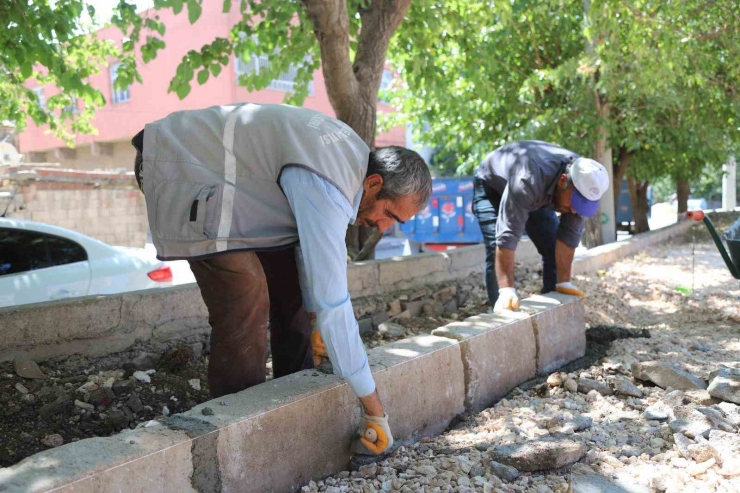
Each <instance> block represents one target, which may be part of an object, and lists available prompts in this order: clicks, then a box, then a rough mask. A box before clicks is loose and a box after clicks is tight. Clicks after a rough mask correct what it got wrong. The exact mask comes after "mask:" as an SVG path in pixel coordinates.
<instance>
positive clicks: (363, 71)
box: [354, 0, 411, 105]
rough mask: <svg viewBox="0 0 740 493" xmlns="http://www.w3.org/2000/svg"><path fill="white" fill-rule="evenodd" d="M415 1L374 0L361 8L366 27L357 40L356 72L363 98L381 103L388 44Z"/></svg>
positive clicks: (361, 15) (363, 26)
mask: <svg viewBox="0 0 740 493" xmlns="http://www.w3.org/2000/svg"><path fill="white" fill-rule="evenodd" d="M410 6H411V0H374V1H373V2H371V3H370V5H369V6H368V8H366V9H361V10H360V19H361V21H362V28H361V30H360V36H359V39H358V43H357V57H356V58H355V63H354V72H355V74H356V75H357V80H358V81H359V83H360V88H361V89H360V90H361V92H362V95H363V97H365V98H368V97H369V98H373V100H372V104H373V105H375V104H376V102H377V96H378V89H379V88H380V81H381V78H382V75H383V68H384V67H385V55H386V52H387V51H388V44H389V43H390V41H391V38H392V37H393V34H394V33H395V32H396V29H398V26H399V25H400V24H401V22H402V21H403V18H404V17H405V16H406V12H408V10H409V7H410Z"/></svg>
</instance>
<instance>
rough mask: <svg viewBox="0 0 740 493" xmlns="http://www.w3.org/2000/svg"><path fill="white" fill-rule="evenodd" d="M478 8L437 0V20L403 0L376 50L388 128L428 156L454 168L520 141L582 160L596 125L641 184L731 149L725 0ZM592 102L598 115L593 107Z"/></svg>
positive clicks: (731, 15) (733, 127)
mask: <svg viewBox="0 0 740 493" xmlns="http://www.w3.org/2000/svg"><path fill="white" fill-rule="evenodd" d="M485 4H486V2H467V3H465V4H464V5H460V11H458V12H455V13H454V15H448V14H449V12H444V14H445V15H442V13H443V11H445V9H446V7H445V2H441V1H440V2H438V5H437V7H438V11H437V12H438V14H437V15H435V13H434V9H433V8H431V7H430V6H429V4H428V3H426V6H425V7H421V6H420V5H417V4H415V5H414V6H413V7H412V8H411V10H410V12H409V15H408V19H407V21H406V23H405V25H404V29H403V30H401V31H399V33H398V35H397V36H396V38H395V39H394V45H393V46H392V47H391V50H389V55H390V56H389V58H390V60H391V62H392V63H394V64H395V65H396V66H397V67H399V69H400V70H401V72H402V74H403V78H404V80H405V82H406V84H405V85H404V86H403V87H398V88H397V90H396V91H395V95H394V96H395V97H394V99H392V103H393V104H394V105H395V106H397V107H398V108H399V109H400V111H399V113H398V114H397V115H396V119H395V120H394V121H393V122H392V123H396V122H398V121H408V122H411V123H414V124H415V128H416V129H421V128H423V131H422V132H419V133H418V135H417V138H418V139H419V140H421V141H422V142H426V143H428V144H430V145H432V146H434V147H435V148H438V149H440V154H441V156H440V159H442V160H444V154H445V153H447V154H449V155H452V156H455V157H456V159H457V165H458V167H457V171H458V172H463V173H467V172H470V170H471V169H472V167H473V166H475V164H476V163H477V162H478V161H479V160H480V158H481V157H482V156H483V155H484V154H486V153H487V152H490V151H491V150H493V149H494V148H495V147H497V146H499V145H501V144H503V143H505V142H507V141H511V140H515V139H521V138H538V139H543V140H549V141H552V142H556V143H558V144H561V145H563V146H565V147H568V148H571V149H573V150H575V151H577V152H580V153H583V154H586V155H590V154H591V153H592V149H593V145H594V143H595V141H596V140H597V139H598V137H599V133H598V130H599V128H600V127H604V128H605V129H606V131H607V134H608V136H609V137H608V145H609V147H611V148H612V149H614V150H615V160H616V155H617V153H618V152H619V151H620V150H621V151H622V152H623V153H624V154H627V153H629V155H630V157H631V160H630V163H631V166H630V168H631V172H632V173H633V174H634V176H635V177H638V178H643V179H650V178H653V177H656V176H659V175H660V174H662V173H673V174H679V175H691V174H693V173H695V172H696V170H698V169H700V168H701V167H703V166H705V165H706V164H707V163H712V164H713V165H717V166H719V165H721V164H722V162H724V161H725V160H726V159H727V157H728V156H729V154H730V153H731V152H734V151H735V150H736V147H737V144H738V142H740V131H739V128H738V127H739V126H740V123H739V122H740V120H739V119H738V118H739V116H740V93H739V90H740V87H738V84H739V81H740V78H739V77H738V76H739V75H740V57H738V55H739V54H740V35H739V34H740V32H739V31H740V6H738V4H737V2H734V1H732V0H727V1H717V2H710V3H707V2H703V1H699V0H696V1H688V2H664V1H660V2H656V1H645V0H639V1H634V0H633V1H629V2H625V1H616V0H595V1H593V2H591V3H590V5H588V9H587V11H586V9H585V8H584V4H583V3H581V2H562V1H559V0H545V1H534V0H517V1H515V2H512V3H511V4H508V3H504V4H498V3H497V5H496V6H497V8H496V10H495V11H494V12H490V11H486V9H485V7H486V5H485ZM586 12H587V14H586ZM420 53H421V54H422V55H421V56H419V54H420ZM595 95H598V98H597V97H595ZM598 100H601V101H602V102H604V103H606V104H608V112H606V113H603V114H599V112H598V111H597V108H596V105H597V101H598ZM616 164H618V163H616Z"/></svg>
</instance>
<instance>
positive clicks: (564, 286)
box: [555, 282, 586, 298]
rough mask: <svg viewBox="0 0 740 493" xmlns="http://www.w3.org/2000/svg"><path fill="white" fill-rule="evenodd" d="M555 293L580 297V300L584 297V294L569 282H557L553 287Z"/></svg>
mask: <svg viewBox="0 0 740 493" xmlns="http://www.w3.org/2000/svg"><path fill="white" fill-rule="evenodd" d="M555 291H557V292H558V293H563V294H569V295H571V296H580V297H581V298H585V297H586V293H584V292H583V291H581V290H580V289H578V288H577V287H575V286H574V285H573V284H572V283H570V282H559V283H557V284H556V285H555Z"/></svg>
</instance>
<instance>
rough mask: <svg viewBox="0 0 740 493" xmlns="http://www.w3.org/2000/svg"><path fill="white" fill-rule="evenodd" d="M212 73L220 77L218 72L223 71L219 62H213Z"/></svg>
mask: <svg viewBox="0 0 740 493" xmlns="http://www.w3.org/2000/svg"><path fill="white" fill-rule="evenodd" d="M211 73H212V74H213V76H214V77H218V74H220V73H221V64H219V63H213V64H211Z"/></svg>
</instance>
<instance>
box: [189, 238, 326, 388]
mask: <svg viewBox="0 0 740 493" xmlns="http://www.w3.org/2000/svg"><path fill="white" fill-rule="evenodd" d="M189 262H190V269H191V270H192V271H193V274H194V275H195V280H196V281H197V282H198V287H200V293H201V295H202V296H203V301H205V304H206V306H207V307H208V322H209V323H210V325H211V329H212V330H211V355H210V359H209V363H208V386H209V388H210V391H211V397H219V396H221V395H225V394H232V393H234V392H238V391H240V390H244V389H246V388H247V387H251V386H253V385H257V384H258V383H262V382H264V381H265V362H266V359H267V329H268V321H269V329H270V349H271V350H272V368H273V374H274V376H275V378H278V377H282V376H284V375H289V374H291V373H295V372H297V371H299V370H303V369H306V368H313V353H312V351H311V320H310V318H309V314H308V313H307V312H306V310H305V309H304V308H303V299H302V297H301V288H300V285H299V283H298V269H297V266H296V259H295V249H294V248H289V249H286V250H276V251H270V252H231V253H226V254H222V255H219V256H216V257H212V258H209V259H205V260H191V261H189Z"/></svg>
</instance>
